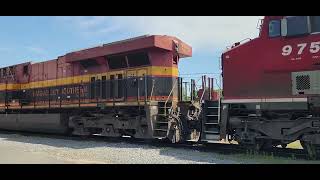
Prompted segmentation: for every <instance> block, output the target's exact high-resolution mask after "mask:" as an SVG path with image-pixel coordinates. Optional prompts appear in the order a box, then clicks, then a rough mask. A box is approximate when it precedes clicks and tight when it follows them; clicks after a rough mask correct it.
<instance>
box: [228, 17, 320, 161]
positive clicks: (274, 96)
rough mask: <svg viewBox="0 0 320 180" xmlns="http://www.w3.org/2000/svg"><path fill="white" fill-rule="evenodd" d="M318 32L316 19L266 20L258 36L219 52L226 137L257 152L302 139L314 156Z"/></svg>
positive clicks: (318, 139) (318, 138)
mask: <svg viewBox="0 0 320 180" xmlns="http://www.w3.org/2000/svg"><path fill="white" fill-rule="evenodd" d="M319 33H320V16H267V17H265V18H264V20H263V23H262V24H261V29H260V35H259V37H258V38H256V39H253V40H250V41H249V42H247V43H244V44H241V45H240V44H239V43H237V44H235V45H234V46H233V47H232V48H231V49H229V50H227V51H226V52H225V53H223V55H222V64H223V68H222V69H223V71H222V72H223V73H222V76H223V100H222V104H223V108H225V111H228V113H226V112H225V113H226V114H228V117H222V121H227V122H223V123H227V124H228V127H227V130H226V131H227V134H229V136H232V138H233V139H235V140H236V141H238V142H240V143H242V144H247V145H248V144H251V145H255V146H256V147H257V148H263V147H270V146H274V145H283V146H286V145H287V144H288V143H290V142H293V141H295V140H300V141H301V142H302V145H303V146H304V147H305V148H306V149H308V151H309V153H311V155H314V154H316V152H317V151H318V150H319V145H320V134H319V132H320V121H319V120H320V119H319V117H318V116H319V102H320V101H319V100H320V99H319V97H320V96H319V94H320V91H319V90H320V89H319V87H320V86H319V77H320V76H319V75H320V71H319V68H320V66H319V65H320V34H319ZM223 111H224V110H222V112H223ZM223 134H224V133H223Z"/></svg>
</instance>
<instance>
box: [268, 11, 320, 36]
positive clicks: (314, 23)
mask: <svg viewBox="0 0 320 180" xmlns="http://www.w3.org/2000/svg"><path fill="white" fill-rule="evenodd" d="M275 22H276V21H275ZM275 22H274V21H270V24H269V29H270V27H272V28H271V29H272V30H273V31H270V30H269V36H270V37H273V36H272V35H273V34H272V33H275V34H276V32H275V31H277V30H278V29H277V28H278V27H277V23H275ZM280 29H281V34H282V36H286V37H294V36H300V35H306V34H310V33H318V32H320V16H290V17H286V18H285V19H283V20H282V21H281V27H280Z"/></svg>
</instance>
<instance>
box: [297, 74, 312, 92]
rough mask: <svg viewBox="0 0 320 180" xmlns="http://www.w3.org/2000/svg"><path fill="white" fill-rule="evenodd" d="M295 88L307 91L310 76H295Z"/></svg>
mask: <svg viewBox="0 0 320 180" xmlns="http://www.w3.org/2000/svg"><path fill="white" fill-rule="evenodd" d="M296 88H297V90H309V89H310V76H309V75H300V76H296Z"/></svg>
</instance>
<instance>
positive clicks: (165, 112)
mask: <svg viewBox="0 0 320 180" xmlns="http://www.w3.org/2000/svg"><path fill="white" fill-rule="evenodd" d="M177 82H178V80H177V81H176V82H175V83H174V85H173V87H172V89H171V91H170V94H169V95H168V97H167V100H166V102H165V103H164V115H165V116H166V115H167V110H166V109H167V103H168V101H169V98H170V96H171V94H172V92H173V90H174V88H175V87H176V85H177ZM171 107H172V106H171Z"/></svg>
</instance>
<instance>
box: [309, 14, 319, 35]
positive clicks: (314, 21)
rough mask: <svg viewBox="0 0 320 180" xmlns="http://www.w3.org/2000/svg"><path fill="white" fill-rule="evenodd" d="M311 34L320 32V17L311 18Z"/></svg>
mask: <svg viewBox="0 0 320 180" xmlns="http://www.w3.org/2000/svg"><path fill="white" fill-rule="evenodd" d="M310 24H311V33H317V32H320V16H310Z"/></svg>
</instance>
